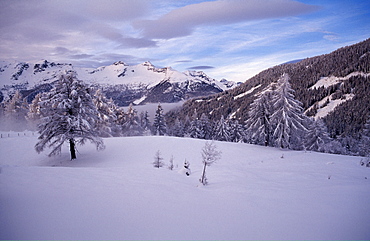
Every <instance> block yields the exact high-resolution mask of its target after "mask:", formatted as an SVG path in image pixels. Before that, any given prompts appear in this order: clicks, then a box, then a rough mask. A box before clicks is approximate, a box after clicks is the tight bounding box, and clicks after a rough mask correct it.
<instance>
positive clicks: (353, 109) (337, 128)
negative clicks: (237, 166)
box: [167, 39, 370, 154]
mask: <svg viewBox="0 0 370 241" xmlns="http://www.w3.org/2000/svg"><path fill="white" fill-rule="evenodd" d="M284 74H286V75H288V76H289V77H290V79H289V82H290V84H291V88H292V90H293V91H294V96H295V98H296V99H297V100H298V101H299V102H301V103H302V108H303V111H304V113H305V115H306V116H308V117H314V118H315V119H320V118H322V119H323V121H324V123H325V125H326V126H327V130H328V133H329V134H330V137H331V138H333V139H335V140H338V141H340V142H341V143H342V144H343V146H345V147H346V148H347V149H348V151H349V152H351V153H355V154H356V150H354V149H355V146H356V145H357V144H358V143H359V142H361V141H362V139H363V136H364V135H363V132H364V131H363V130H364V127H365V123H366V121H367V120H368V119H369V116H370V95H369V93H370V78H369V76H370V39H367V40H365V41H363V42H360V43H358V44H354V45H351V46H347V47H343V48H340V49H338V50H336V51H334V52H332V53H329V54H325V55H320V56H317V57H313V58H307V59H304V60H302V61H299V62H297V63H289V64H282V65H278V66H275V67H272V68H269V69H267V70H264V71H262V72H261V73H259V74H257V75H256V76H254V77H252V78H250V79H249V80H247V81H246V82H245V83H243V84H242V85H240V86H238V87H236V88H234V89H232V90H227V91H225V92H222V93H219V94H216V95H212V96H208V97H204V98H195V99H191V100H189V101H187V102H185V103H184V105H183V107H182V108H181V109H178V110H176V111H173V112H172V113H169V114H168V115H167V121H169V122H174V121H175V118H174V117H176V118H178V119H180V120H184V121H185V119H186V118H187V117H188V116H192V115H193V113H194V110H196V111H197V113H198V115H199V116H201V115H203V114H204V115H206V116H207V117H208V118H209V119H212V120H219V119H221V117H222V116H223V117H225V118H226V119H229V120H233V121H235V120H237V121H238V122H239V123H245V122H246V121H248V119H249V111H250V109H251V106H252V105H251V104H252V103H253V101H255V100H256V99H257V98H258V96H259V95H260V94H261V93H262V92H265V91H266V89H267V88H269V86H270V85H271V84H272V83H276V82H277V81H278V80H279V78H280V77H281V76H282V75H284ZM329 107H330V108H329ZM246 128H248V126H247V127H246Z"/></svg>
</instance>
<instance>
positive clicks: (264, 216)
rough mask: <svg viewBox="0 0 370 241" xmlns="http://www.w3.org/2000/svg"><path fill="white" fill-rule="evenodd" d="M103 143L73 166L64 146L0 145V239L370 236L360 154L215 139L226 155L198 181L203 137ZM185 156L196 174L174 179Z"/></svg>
mask: <svg viewBox="0 0 370 241" xmlns="http://www.w3.org/2000/svg"><path fill="white" fill-rule="evenodd" d="M104 141H105V145H106V149H105V150H104V151H101V152H97V151H96V150H95V148H94V146H93V145H89V144H87V145H85V146H82V147H78V153H77V160H74V161H72V162H71V161H69V153H68V146H65V147H63V150H62V155H60V156H57V157H52V158H49V157H47V152H44V153H41V154H37V153H36V152H35V151H34V145H35V143H36V142H37V138H36V137H34V136H26V137H22V138H18V137H13V138H3V139H0V153H1V156H2V158H1V159H0V168H1V169H0V204H1V205H0V239H54V240H55V239H58V240H61V239H63V240H68V239H74V240H76V239H94V240H102V239H105V240H114V239H120V240H122V239H126V240H127V239H130V240H256V239H258V240H261V239H269V240H277V239H279V240H281V239H300V240H303V239H306V240H307V239H310V240H319V239H320V240H324V239H330V240H335V239H336V240H338V239H342V240H343V239H351V240H361V239H362V240H366V239H369V237H370V230H369V228H368V227H369V226H368V224H369V221H370V208H369V205H368V204H369V203H370V192H369V191H370V168H366V167H362V166H360V165H359V162H360V160H361V157H352V156H339V155H328V154H323V153H314V152H312V153H309V152H307V153H306V152H303V151H301V152H297V151H288V150H279V149H275V148H266V147H262V146H253V145H248V144H240V143H227V142H215V143H216V145H217V147H218V149H219V150H221V151H222V157H221V160H219V161H218V162H216V163H214V164H213V165H212V166H210V167H207V177H208V181H209V185H208V186H202V185H201V184H200V183H199V181H198V179H199V178H200V176H201V173H202V163H201V149H202V147H203V146H204V144H205V141H203V140H197V139H187V138H174V137H153V136H150V137H125V138H123V137H122V138H108V139H104ZM157 150H160V152H161V154H162V157H163V158H164V160H163V161H164V162H165V163H166V165H168V164H169V160H170V157H171V155H173V156H174V165H175V169H174V170H173V171H170V170H168V169H167V168H166V167H163V168H159V169H158V168H154V167H153V165H152V162H153V161H154V155H155V153H156V151H157ZM4 157H6V158H4ZM282 157H283V158H282ZM185 158H186V159H187V160H188V162H190V169H191V171H192V174H191V175H190V176H185V175H182V174H181V173H179V170H180V168H181V167H182V165H183V163H184V160H185ZM329 178H330V179H329ZM365 178H367V179H365Z"/></svg>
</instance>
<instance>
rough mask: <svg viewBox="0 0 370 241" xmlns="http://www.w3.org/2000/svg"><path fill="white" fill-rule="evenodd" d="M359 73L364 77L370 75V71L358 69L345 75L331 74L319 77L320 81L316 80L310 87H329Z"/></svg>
mask: <svg viewBox="0 0 370 241" xmlns="http://www.w3.org/2000/svg"><path fill="white" fill-rule="evenodd" d="M358 75H360V76H363V77H368V76H370V73H364V72H359V71H356V72H353V73H350V74H348V75H347V76H345V77H336V76H333V75H332V76H329V77H321V78H320V79H319V81H317V82H316V84H314V85H313V86H311V87H310V89H315V88H317V89H318V88H320V87H325V88H328V87H330V86H332V85H335V84H337V83H340V82H342V81H343V80H348V79H349V78H351V77H354V76H358Z"/></svg>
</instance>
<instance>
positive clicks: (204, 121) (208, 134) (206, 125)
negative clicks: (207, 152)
mask: <svg viewBox="0 0 370 241" xmlns="http://www.w3.org/2000/svg"><path fill="white" fill-rule="evenodd" d="M199 120H200V125H201V128H202V130H203V137H202V139H206V140H211V139H212V134H213V126H212V125H211V121H210V120H209V118H208V116H207V115H206V114H205V113H202V115H201V116H200V119H199Z"/></svg>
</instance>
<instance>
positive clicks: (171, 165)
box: [168, 155, 174, 171]
mask: <svg viewBox="0 0 370 241" xmlns="http://www.w3.org/2000/svg"><path fill="white" fill-rule="evenodd" d="M173 167H174V166H173V155H172V156H171V159H170V165H168V169H170V170H171V171H172V170H173Z"/></svg>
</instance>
